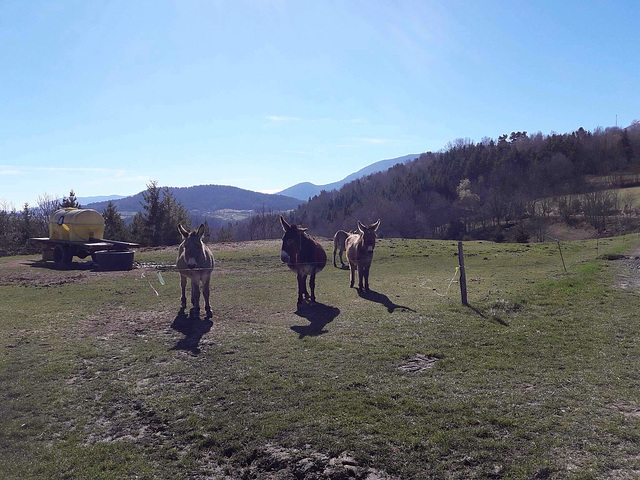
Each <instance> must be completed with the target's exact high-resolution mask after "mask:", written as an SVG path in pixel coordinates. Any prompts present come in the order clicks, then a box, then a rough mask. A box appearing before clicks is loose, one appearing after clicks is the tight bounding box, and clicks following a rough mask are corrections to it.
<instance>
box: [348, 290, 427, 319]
mask: <svg viewBox="0 0 640 480" xmlns="http://www.w3.org/2000/svg"><path fill="white" fill-rule="evenodd" d="M358 295H360V298H364V299H365V300H369V301H370V302H376V303H380V304H382V305H384V306H385V307H386V309H387V311H388V312H389V313H393V312H394V311H395V310H396V308H399V309H401V310H403V311H405V312H415V310H414V309H412V308H409V307H404V306H402V305H398V304H395V303H393V302H392V301H391V299H390V298H389V297H387V296H386V295H384V294H382V293H378V292H374V291H373V290H369V291H368V292H367V291H365V290H362V289H360V288H359V289H358Z"/></svg>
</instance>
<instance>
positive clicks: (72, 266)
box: [24, 260, 99, 272]
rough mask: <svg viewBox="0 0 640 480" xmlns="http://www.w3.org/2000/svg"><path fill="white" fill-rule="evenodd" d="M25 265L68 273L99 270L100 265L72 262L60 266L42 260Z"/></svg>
mask: <svg viewBox="0 0 640 480" xmlns="http://www.w3.org/2000/svg"><path fill="white" fill-rule="evenodd" d="M24 264H25V265H29V266H30V267H32V268H45V269H47V270H68V271H74V270H78V271H83V272H90V271H98V270H99V267H98V264H97V263H95V262H92V261H88V262H71V263H65V264H62V265H60V264H57V263H53V262H43V261H42V260H33V261H30V262H25V263H24Z"/></svg>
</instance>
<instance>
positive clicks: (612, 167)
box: [290, 128, 640, 241]
mask: <svg viewBox="0 0 640 480" xmlns="http://www.w3.org/2000/svg"><path fill="white" fill-rule="evenodd" d="M637 185H640V128H634V129H620V128H607V129H602V128H598V129H596V130H595V131H593V132H589V131H586V130H584V129H583V128H580V129H578V130H576V131H574V132H572V133H568V134H556V133H552V134H551V135H546V136H545V135H543V134H541V133H536V134H534V135H529V134H527V132H512V133H511V134H509V135H507V134H505V135H501V136H500V137H498V139H497V140H493V139H490V138H484V139H483V140H482V141H480V142H477V143H474V142H472V141H470V140H468V139H458V140H456V141H454V142H452V143H450V144H449V145H448V146H447V147H446V148H445V149H444V150H443V151H441V152H436V153H434V152H427V153H424V154H422V155H421V156H420V157H419V158H418V159H416V160H415V161H413V162H411V163H408V164H398V165H396V166H394V167H392V168H390V169H389V170H388V171H386V172H381V173H376V174H373V175H370V176H368V177H365V178H361V179H358V180H355V181H353V182H351V183H349V184H347V185H345V186H344V187H343V188H341V189H340V190H339V191H331V192H326V191H324V192H322V193H321V194H320V195H318V196H316V197H314V198H313V199H311V200H310V201H309V202H308V203H306V204H304V205H301V206H300V207H299V208H298V209H297V210H296V211H294V212H293V213H292V214H291V215H290V219H291V220H292V221H294V222H297V223H300V224H304V225H307V226H309V227H310V228H311V229H312V230H313V231H314V232H316V233H317V234H318V235H326V236H330V235H332V234H333V233H334V232H335V231H336V230H338V229H345V230H349V229H353V228H354V225H355V224H356V221H357V220H361V221H363V222H364V223H368V222H373V221H375V220H377V219H378V218H382V219H383V224H382V225H383V227H384V228H381V230H382V232H383V233H384V234H385V235H387V236H392V237H405V238H451V239H460V238H464V237H467V238H476V239H482V238H486V239H492V240H502V239H504V238H505V236H506V235H507V234H509V235H512V236H513V237H514V239H516V240H521V241H526V240H525V238H528V237H531V236H532V235H537V236H544V227H545V226H548V225H549V224H550V223H551V222H553V221H557V220H562V221H567V222H570V223H576V222H581V221H584V222H587V223H588V224H589V225H590V226H591V227H593V228H594V229H596V230H597V231H598V232H599V233H600V234H602V233H604V232H605V231H606V230H608V229H610V228H612V227H613V226H614V224H615V226H619V225H618V224H619V223H620V222H619V221H618V220H620V218H622V217H625V215H626V217H625V218H627V220H628V219H629V215H628V214H630V213H632V212H633V208H632V205H630V204H629V201H625V199H620V198H618V194H617V193H616V192H615V191H612V190H611V189H615V188H620V187H629V186H637ZM614 217H615V219H614ZM514 227H515V228H514ZM621 227H624V225H622V226H621ZM627 227H629V225H627ZM540 230H543V231H542V232H541V231H540ZM518 234H519V238H515V237H516V236H518Z"/></svg>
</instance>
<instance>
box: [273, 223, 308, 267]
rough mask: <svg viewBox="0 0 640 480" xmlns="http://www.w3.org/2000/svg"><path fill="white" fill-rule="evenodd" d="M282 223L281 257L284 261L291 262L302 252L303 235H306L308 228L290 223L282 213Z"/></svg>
mask: <svg viewBox="0 0 640 480" xmlns="http://www.w3.org/2000/svg"><path fill="white" fill-rule="evenodd" d="M280 223H281V224H282V229H283V230H284V236H283V237H282V251H281V252H280V259H281V260H282V261H283V262H284V263H290V262H291V259H294V258H296V257H297V255H298V254H299V253H300V250H301V249H302V235H304V232H306V231H307V229H306V228H302V227H299V226H297V225H289V224H288V223H287V221H286V220H285V219H284V217H283V216H282V215H280Z"/></svg>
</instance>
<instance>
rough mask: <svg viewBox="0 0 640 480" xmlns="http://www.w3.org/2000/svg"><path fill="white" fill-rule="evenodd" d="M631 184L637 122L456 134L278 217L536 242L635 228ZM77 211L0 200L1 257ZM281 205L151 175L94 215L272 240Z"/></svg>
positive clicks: (637, 159) (320, 226) (172, 235)
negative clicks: (554, 231) (130, 211)
mask: <svg viewBox="0 0 640 480" xmlns="http://www.w3.org/2000/svg"><path fill="white" fill-rule="evenodd" d="M637 185H640V128H638V127H637V126H636V127H635V128H627V129H620V128H613V127H612V128H606V129H603V128H598V129H595V130H594V131H593V132H589V131H586V130H584V129H583V128H579V129H578V130H576V131H574V132H572V133H567V134H557V133H552V134H550V135H543V134H542V133H536V134H533V135H529V134H528V133H527V132H512V133H511V134H504V135H501V136H499V137H498V139H497V140H494V139H491V138H484V139H482V140H481V141H480V142H477V143H474V142H472V141H471V140H469V139H457V140H455V141H453V142H451V143H450V144H448V145H447V146H446V147H445V148H444V149H443V150H442V151H440V152H427V153H423V154H422V155H421V156H420V157H419V158H417V159H416V160H414V161H412V162H410V163H407V164H398V165H396V166H394V167H392V168H390V169H389V170H388V171H386V172H380V173H376V174H372V175H369V176H367V177H364V178H361V179H358V180H355V181H353V182H350V183H348V184H347V185H344V186H343V187H342V188H341V189H340V190H334V191H330V192H327V191H322V192H321V193H320V194H319V195H316V196H315V197H313V198H311V199H310V200H309V201H308V202H307V203H305V204H303V205H301V206H300V207H298V208H297V209H296V210H293V211H290V212H287V213H286V216H287V218H288V220H289V221H290V222H292V223H298V224H300V225H304V226H307V227H309V228H310V231H311V232H312V233H313V234H314V235H318V236H326V237H330V236H332V235H333V233H334V232H335V231H336V230H339V229H343V230H352V229H353V228H355V225H356V222H357V221H358V220H360V221H362V222H364V223H371V222H374V221H376V220H377V219H378V218H380V219H382V220H383V221H382V228H381V234H382V235H386V236H389V237H405V238H442V239H461V238H472V239H491V240H496V241H503V240H515V241H528V240H529V239H533V240H544V239H545V237H546V232H547V229H548V227H549V225H550V224H552V223H553V222H557V221H562V222H565V223H569V224H576V223H579V222H582V223H585V224H587V225H589V226H590V227H592V228H593V229H594V230H595V231H597V232H598V233H599V234H604V233H605V232H607V231H628V230H630V229H633V228H637V227H638V217H639V215H638V212H637V210H636V209H635V207H634V205H633V201H632V200H631V199H630V198H620V197H619V195H618V193H617V192H616V190H615V189H616V188H620V187H629V186H637ZM65 206H72V207H79V205H78V203H77V199H76V197H75V194H74V192H73V191H71V192H70V195H69V197H64V198H63V199H62V201H58V200H54V199H52V198H50V197H48V196H46V195H44V196H42V197H40V198H39V199H38V205H37V206H36V207H34V208H32V207H30V206H29V205H28V204H25V205H24V207H23V209H22V210H21V211H20V212H17V211H15V210H12V211H9V210H8V209H7V208H3V205H1V204H0V242H1V243H0V254H4V255H6V254H15V253H27V251H28V250H27V245H26V241H27V239H28V238H30V237H46V236H48V222H49V217H50V216H51V214H52V213H53V212H54V211H55V210H57V209H58V208H61V207H65ZM279 216H280V212H274V211H265V209H264V208H263V209H262V210H261V211H258V212H255V213H254V215H252V216H251V217H250V218H248V219H246V220H242V221H235V222H227V223H226V224H225V223H222V222H215V224H214V225H211V226H210V225H209V222H208V221H207V220H206V219H204V218H190V216H189V214H188V212H186V210H185V209H184V207H183V205H182V204H181V203H180V202H179V201H177V200H176V198H175V197H174V195H173V194H172V192H171V191H170V190H169V189H168V188H167V187H164V188H160V187H158V184H157V182H155V181H151V182H150V183H149V184H148V185H147V190H146V191H145V192H143V201H142V202H141V209H140V211H139V212H138V213H137V214H136V215H135V216H134V218H133V220H132V221H131V222H130V223H126V222H125V221H124V220H123V219H122V217H121V216H120V214H119V213H118V212H117V209H116V207H115V206H114V204H113V203H112V202H110V203H109V204H108V205H107V207H106V208H105V210H104V212H103V217H104V220H105V238H108V239H112V240H123V241H131V242H135V243H139V244H140V245H143V246H160V245H175V244H178V243H179V242H180V241H181V240H182V239H181V237H180V235H179V233H178V232H177V230H176V225H177V224H178V223H181V224H182V225H183V226H184V227H185V228H191V226H192V225H193V226H197V225H199V224H200V223H204V224H205V232H206V233H205V240H206V241H209V242H227V241H246V240H260V239H268V238H279V237H280V236H281V235H282V229H281V227H280V222H279Z"/></svg>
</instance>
